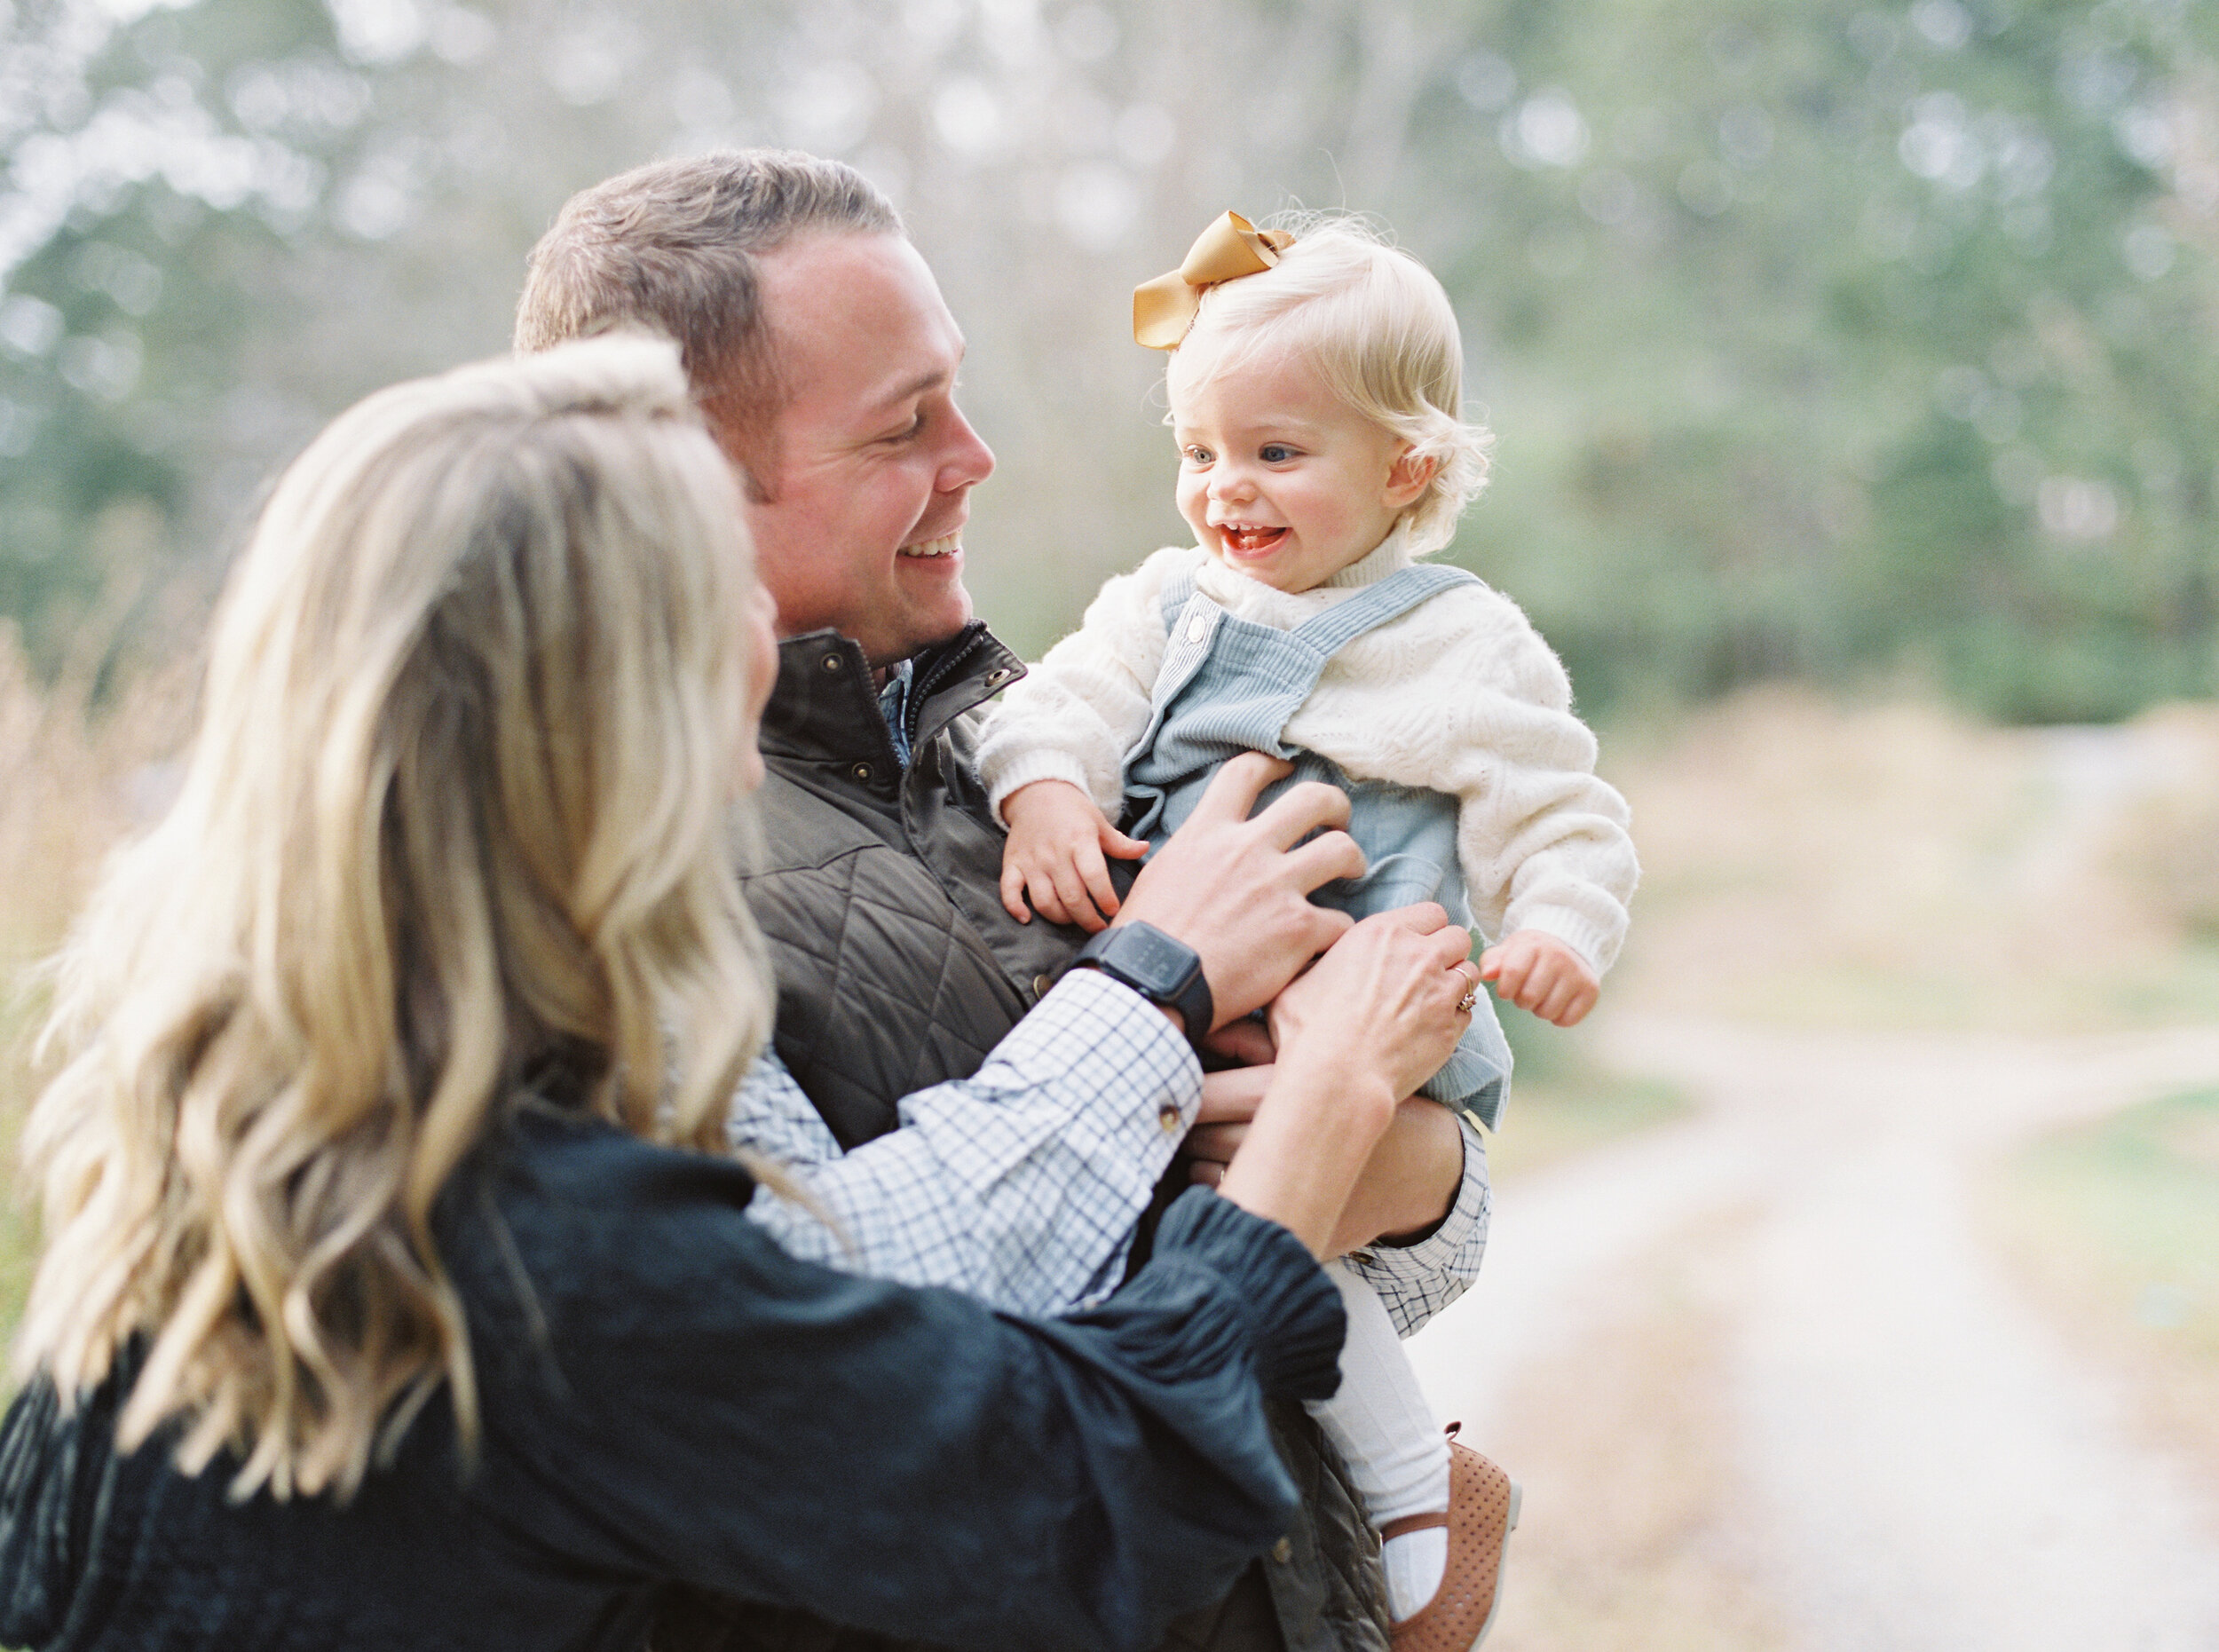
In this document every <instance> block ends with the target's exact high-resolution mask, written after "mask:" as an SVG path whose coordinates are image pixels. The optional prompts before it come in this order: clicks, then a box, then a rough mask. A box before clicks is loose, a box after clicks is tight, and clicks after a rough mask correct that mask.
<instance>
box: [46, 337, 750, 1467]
mask: <svg viewBox="0 0 2219 1652" xmlns="http://www.w3.org/2000/svg"><path fill="white" fill-rule="evenodd" d="M740 520H741V518H740V503H739V498H738V491H737V488H736V486H735V483H734V480H733V478H732V477H731V474H730V470H729V469H728V467H727V466H726V463H725V462H724V461H723V459H722V458H721V457H720V456H719V454H718V452H717V449H716V447H715V445H714V444H713V443H712V442H711V440H710V439H709V438H708V436H707V433H706V432H705V431H703V429H702V427H701V423H700V420H699V415H698V414H697V413H696V411H695V409H694V407H693V406H692V403H691V400H690V399H689V397H688V394H687V389H686V382H685V378H684V375H683V373H682V372H681V371H680V369H679V366H678V355H677V352H676V350H675V347H674V346H672V345H670V344H666V343H663V342H660V341H659V340H651V339H647V338H644V337H638V336H631V337H612V338H601V339H596V340H589V341H586V342H583V343H578V344H565V345H563V346H561V347H560V348H557V349H554V350H550V351H548V352H546V353H544V354H541V355H536V356H531V357H524V358H518V359H515V360H499V361H491V362H486V363H483V364H480V365H478V366H475V367H469V368H462V369H460V370H458V371H455V372H452V373H448V374H446V375H442V376H440V377H437V378H430V379H423V380H419V381H417V382H415V383H407V384H399V385H396V386H394V387H393V388H391V389H390V390H386V391H382V392H380V393H379V394H377V395H375V396H372V397H370V398H369V399H367V400H366V401H364V402H362V403H360V404H359V406H357V407H354V408H353V409H351V411H350V412H348V413H346V414H344V415H342V416H341V417H340V418H339V419H338V420H337V421H336V422H335V423H333V424H332V425H331V427H330V428H329V429H328V430H327V431H324V433H323V434H322V435H321V436H320V437H319V438H318V439H316V440H315V442H314V443H313V444H312V445H311V446H310V447H309V448H308V449H307V451H305V452H304V453H303V454H301V456H300V457H299V458H298V459H297V460H296V461H295V462H294V463H293V464H292V465H291V467H290V468H289V469H288V470H287V471H286V472H285V474H284V476H283V477H282V478H280V481H279V482H278V484H277V486H276V488H275V491H274V492H273V494H272V497H271V499H270V501H269V504H268V506H267V508H266V509H265V510H264V512H263V514H262V518H261V520H260V522H259V524H258V526H257V529H256V532H255V534H254V536H253V540H252V541H251V543H250V544H249V548H248V549H247V551H246V553H245V555H244V557H242V559H241V562H240V564H239V565H238V566H237V568H236V569H235V570H234V572H233V575H232V578H231V581H230V584H229V587H228V589H227V591H226V593H225V599H224V603H223V606H222V609H221V611H220V613H219V615H218V618H217V623H216V627H215V632H214V637H213V642H212V650H211V656H210V661H209V670H208V678H207V688H206V696H205V710H204V714H203V717H202V721H201V729H200V732H199V736H198V739H197V742H196V744H195V747H194V749H193V755H192V760H191V764H190V768H189V771H188V773H187V777H186V780H185V783H184V787H183V790H182V793H181V794H180V795H179V797H178V802H177V803H176V804H175V806H174V807H173V808H172V809H171V810H170V813H169V815H168V816H167V817H166V818H164V819H163V820H162V823H161V824H160V825H159V826H157V827H155V828H154V831H153V832H152V833H151V834H149V835H148V836H147V837H146V838H145V839H144V840H143V841H141V842H138V844H137V845H136V846H134V847H132V848H130V849H129V850H126V851H125V852H124V853H123V854H122V856H121V857H120V858H119V859H118V860H117V862H116V863H115V865H114V866H112V867H111V868H110V870H109V872H108V873H107V876H106V877H105V879H104V881H103V882H102V884H101V886H100V888H99V891H98V893H97V894H96V895H95V897H94V898H93V900H92V902H91V905H90V907H89V909H88V911H87V913H86V914H85V916H84V918H83V921H82V922H81V924H80V926H79V928H78V929H77V931H76V933H75V935H74V936H73V937H72V940H71V943H70V945H69V946H68V948H67V950H66V951H65V952H64V953H63V954H62V956H61V958H60V959H59V960H58V962H57V969H58V988H57V990H58V1003H57V1008H56V1010H55V1013H54V1015H53V1017H52V1020H51V1024H50V1025H49V1027H48V1029H47V1032H46V1040H47V1046H48V1048H49V1050H50V1051H51V1053H52V1055H53V1056H54V1058H55V1059H57V1060H59V1061H61V1062H63V1063H65V1064H64V1065H62V1066H61V1068H60V1070H59V1074H58V1076H57V1077H56V1078H55V1079H53V1081H52V1082H51V1085H50V1086H49V1087H48V1088H47V1089H46V1090H45V1092H44V1093H43V1095H42V1096H41V1097H40V1099H39V1101H38V1102H37V1103H36V1107H35V1108H34V1110H33V1111H32V1113H31V1117H30V1119H29V1122H28V1127H27V1133H26V1148H25V1156H26V1165H27V1168H28V1172H29V1173H30V1174H31V1175H33V1176H34V1177H35V1178H36V1180H37V1182H39V1183H40V1184H41V1186H42V1187H43V1198H44V1215H45V1232H46V1235H47V1245H46V1250H45V1253H44V1255H43V1259H42V1260H41V1262H40V1264H39V1268H38V1273H37V1277H36V1282H35V1284H33V1286H32V1290H31V1297H30V1303H29V1307H28V1311H27V1313H26V1315H25V1317H24V1321H23V1326H22V1331H21V1335H20V1341H19V1342H18V1345H17V1348H16V1364H17V1368H18V1371H19V1372H20V1373H23V1374H28V1373H29V1372H31V1371H38V1370H43V1371H45V1372H47V1373H48V1374H49V1375H50V1376H51V1379H52V1380H53V1382H54V1384H55V1386H56V1387H57V1388H58V1389H59V1391H60V1393H61V1395H63V1396H64V1398H65V1402H67V1399H68V1397H69V1396H72V1395H75V1394H76V1393H78V1392H79V1391H81V1390H82V1389H83V1387H86V1386H87V1385H89V1384H92V1383H95V1382H98V1381H99V1380H100V1379H102V1378H103V1377H104V1376H106V1375H107V1373H108V1371H109V1370H110V1368H111V1367H112V1366H113V1365H114V1364H115V1362H116V1360H117V1358H118V1356H119V1354H120V1353H122V1350H123V1349H124V1348H126V1346H127V1345H130V1344H131V1343H132V1342H134V1341H135V1340H143V1341H142V1342H141V1346H142V1348H143V1354H144V1363H143V1364H141V1366H140V1367H139V1370H138V1377H137V1379H136V1382H135V1384H134V1385H133V1387H132V1389H131V1392H130V1398H129V1401H128V1403H127V1404H126V1405H125V1406H124V1408H123V1411H122V1418H121V1420H120V1426H119V1430H118V1434H119V1443H120V1444H121V1446H122V1448H123V1449H126V1450H129V1449H131V1448H133V1447H135V1446H136V1445H138V1443H141V1442H144V1441H145V1440H146V1439H147V1438H148V1437H149V1436H150V1435H152V1434H153V1433H154V1431H155V1430H156V1429H157V1428H158V1427H162V1426H163V1425H165V1424H168V1423H171V1422H175V1423H176V1424H178V1427H179V1440H178V1449H177V1460H178V1465H179V1466H180V1467H181V1468H183V1469H184V1470H186V1472H188V1473H197V1472H199V1471H200V1469H201V1468H202V1467H203V1466H206V1465H207V1464H208V1463H209V1461H210V1460H211V1459H212V1458H214V1457H215V1456H216V1454H217V1452H218V1451H219V1450H231V1451H233V1452H234V1453H236V1454H237V1455H238V1457H239V1458H240V1459H241V1468H240V1470H239V1472H238V1474H237V1476H236V1478H235V1480H234V1482H233V1494H234V1495H235V1496H240V1497H244V1496H247V1495H249V1494H250V1493H252V1492H253V1491H255V1490H258V1489H266V1490H268V1491H269V1492H270V1493H272V1495H274V1496H277V1497H280V1498H284V1497H288V1496H290V1495H292V1494H294V1493H296V1492H298V1493H302V1494H315V1493H318V1492H321V1491H326V1490H329V1491H332V1492H334V1493H336V1495H338V1496H340V1497H342V1498H344V1497H346V1496H348V1495H350V1494H351V1492H352V1491H353V1490H355V1489H356V1488H357V1487H358V1486H359V1484H360V1483H361V1481H362V1478H363V1476H364V1474H366V1473H367V1471H368V1469H369V1467H370V1466H371V1465H372V1463H373V1462H374V1461H383V1460H386V1459H387V1458H389V1457H390V1454H391V1451H392V1450H393V1449H394V1448H395V1447H396V1446H397V1445H398V1443H399V1439H400V1437H401V1435H402V1434H403V1433H404V1431H405V1430H406V1429H407V1427H408V1426H409V1423H410V1422H411V1420H412V1419H414V1418H415V1416H416V1415H417V1414H418V1412H419V1411H421V1409H422V1406H423V1405H424V1403H426V1402H427V1401H428V1400H429V1399H430V1398H431V1396H432V1395H434V1393H435V1392H436V1391H437V1390H438V1387H440V1385H441V1384H443V1383H444V1384H445V1385H446V1387H447V1389H448V1391H449V1394H450V1395H451V1397H452V1403H453V1404H454V1411H455V1414H456V1418H457V1421H458V1423H459V1425H460V1427H461V1430H462V1438H463V1440H464V1441H465V1442H466V1443H468V1442H470V1441H471V1440H473V1439H474V1438H475V1433H476V1424H477V1391H476V1387H475V1385H474V1382H473V1379H472V1372H471V1364H470V1348H469V1343H468V1340H467V1335H466V1332H465V1327H464V1324H463V1320H462V1305H461V1303H460V1301H459V1300H458V1299H457V1297H456V1294H455V1292H454V1288H453V1285H452V1284H451V1283H450V1282H449V1280H448V1278H447V1276H446V1271H445V1269H443V1268H442V1266H441V1262H440V1258H439V1255H438V1251H437V1249H436V1248H435V1246H434V1244H433V1237H432V1226H431V1216H432V1208H433V1202H434V1200H435V1199H436V1198H438V1194H439V1192H440V1190H441V1189H442V1187H444V1186H445V1185H446V1182H447V1180H448V1178H449V1176H450V1175H451V1174H453V1173H454V1171H455V1170H456V1168H457V1166H459V1165H460V1164H461V1163H462V1160H463V1159H464V1158H465V1157H466V1156H467V1155H468V1154H470V1151H471V1150H472V1149H473V1148H474V1147H475V1146H476V1145H477V1144H478V1142H480V1140H481V1139H483V1138H485V1137H486V1135H487V1134H488V1132H489V1131H491V1130H493V1129H494V1128H495V1127H497V1126H498V1125H499V1123H500V1121H501V1118H503V1117H504V1116H505V1114H506V1111H507V1110H509V1108H511V1107H512V1106H513V1105H514V1104H515V1103H517V1100H518V1099H519V1098H520V1097H522V1096H524V1095H527V1094H531V1093H533V1092H535V1091H536V1092H537V1093H539V1094H541V1095H558V1096H559V1097H560V1098H561V1100H562V1101H563V1103H565V1104H567V1105H571V1106H574V1107H577V1108H580V1109H582V1110H584V1111H589V1112H590V1113H592V1114H593V1115H595V1116H597V1117H599V1118H605V1119H608V1120H610V1121H612V1122H613V1123H616V1124H618V1125H620V1126H623V1127H624V1128H626V1129H628V1130H631V1131H634V1132H636V1133H637V1134H641V1135H644V1136H651V1137H654V1138H656V1139H659V1140H666V1141H672V1142H681V1143H684V1144H687V1145H690V1146H692V1147H695V1148H699V1149H703V1150H711V1151H721V1150H723V1119H724V1114H725V1109H726V1105H727V1102H728V1098H729V1097H730V1094H731V1092H732V1089H733V1087H734V1085H735V1083H736V1082H737V1080H738V1076H739V1074H740V1073H741V1072H742V1071H744V1070H745V1068H746V1063H748V1062H749V1061H750V1060H751V1059H753V1057H754V1054H755V1052H756V1051H757V1050H758V1049H759V1048H760V1047H761V1046H762V1040H763V1038H764V1035H765V1033H766V1032H767V1031H768V1029H769V1026H770V1009H771V1000H770V984H769V982H770V977H769V973H768V970H767V968H766V965H765V961H764V957H763V953H762V945H761V942H760V939H759V937H757V935H756V932H755V930H754V927H753V925H752V924H751V923H750V921H749V920H748V917H747V913H746V907H745V906H744V905H743V904H742V902H741V899H740V896H739V893H738V884H737V881H736V879H735V877H734V875H733V873H734V867H733V862H732V858H731V854H730V842H731V838H730V834H731V833H732V831H733V830H734V826H735V823H734V821H733V818H732V814H731V807H732V794H733V791H734V786H735V776H736V773H737V771H738V753H739V750H740V747H741V742H742V741H743V740H744V739H746V738H747V737H748V735H749V732H750V730H749V728H748V714H747V707H746V689H745V683H746V668H747V661H746V658H745V652H746V644H745V638H746V636H747V634H748V633H747V628H746V623H745V618H744V616H745V614H746V603H747V601H748V600H749V594H750V591H751V589H752V579H751V573H750V568H749V563H748V551H747V547H746V538H745V533H744V530H743V529H742V527H741V526H740Z"/></svg>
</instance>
